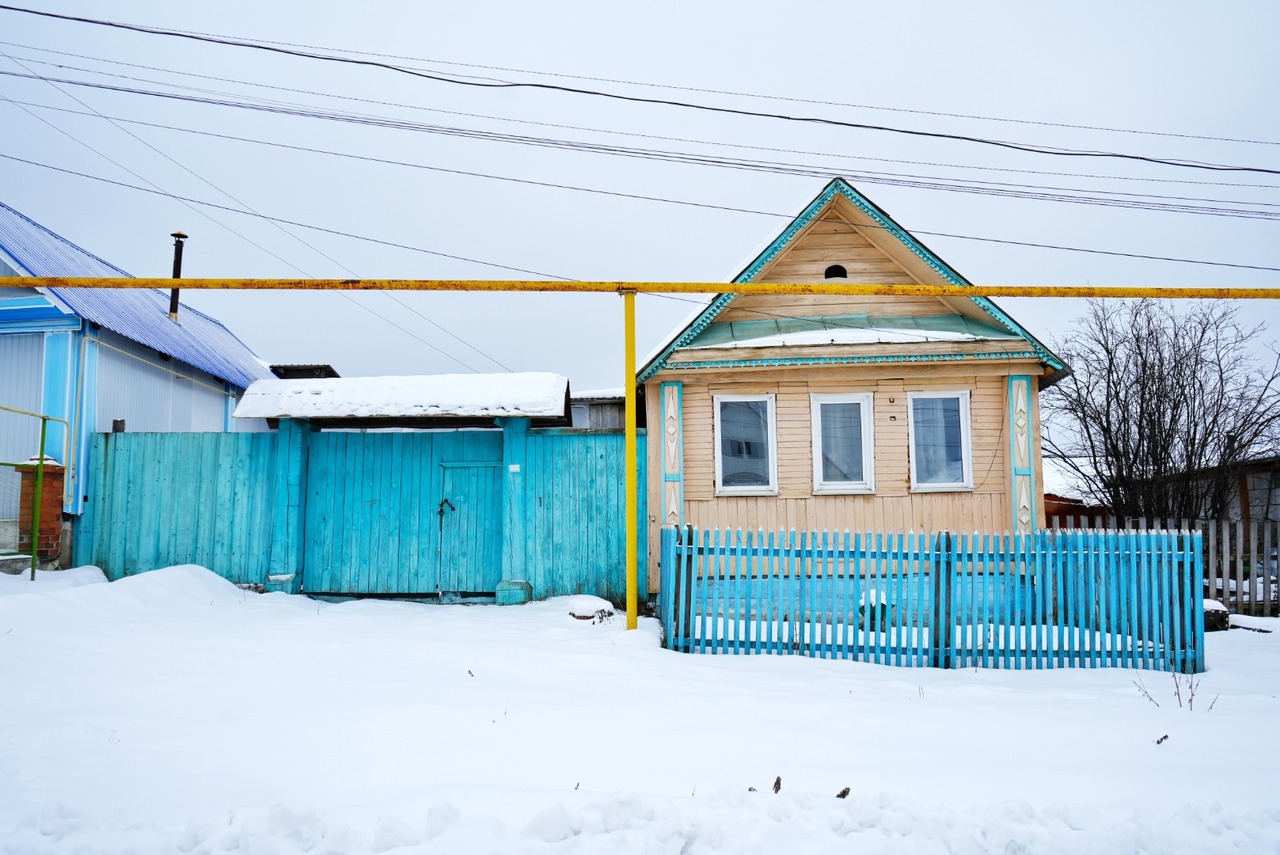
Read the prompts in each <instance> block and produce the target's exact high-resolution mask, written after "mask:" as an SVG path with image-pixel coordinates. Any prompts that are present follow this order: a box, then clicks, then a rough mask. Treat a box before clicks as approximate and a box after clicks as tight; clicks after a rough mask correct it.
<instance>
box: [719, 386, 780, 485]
mask: <svg viewBox="0 0 1280 855" xmlns="http://www.w3.org/2000/svg"><path fill="white" fill-rule="evenodd" d="M711 400H712V404H711V406H712V409H713V410H714V412H715V432H714V435H713V436H712V443H713V445H714V446H715V458H716V495H717V496H776V495H778V406H777V395H775V394H774V393H772V392H767V393H761V394H756V395H713V396H712V398H711ZM734 401H764V402H765V404H766V405H767V411H768V416H767V421H768V425H767V427H768V433H769V483H768V485H767V486H763V487H754V486H752V487H726V486H724V480H723V460H722V459H721V456H720V448H721V444H720V404H721V402H724V403H732V402H734Z"/></svg>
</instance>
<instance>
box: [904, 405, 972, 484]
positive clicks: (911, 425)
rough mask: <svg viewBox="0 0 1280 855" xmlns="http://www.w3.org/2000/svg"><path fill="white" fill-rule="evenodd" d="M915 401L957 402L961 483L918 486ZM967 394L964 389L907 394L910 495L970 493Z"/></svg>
mask: <svg viewBox="0 0 1280 855" xmlns="http://www.w3.org/2000/svg"><path fill="white" fill-rule="evenodd" d="M918 398H956V399H958V400H959V401H960V459H961V476H962V477H961V480H960V481H954V482H949V483H937V484H921V483H920V480H919V478H918V477H917V476H916V460H917V458H918V457H919V455H918V454H917V453H916V408H915V401H916V399H918ZM969 398H970V393H969V390H968V389H956V390H947V391H940V392H908V393H907V445H908V451H909V454H908V456H909V458H910V460H911V492H913V493H960V492H966V491H969V492H972V490H973V437H972V423H971V421H972V420H971V419H970V408H969Z"/></svg>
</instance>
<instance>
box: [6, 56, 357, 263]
mask: <svg viewBox="0 0 1280 855" xmlns="http://www.w3.org/2000/svg"><path fill="white" fill-rule="evenodd" d="M0 56H3V57H4V58H6V59H8V60H9V61H10V62H12V63H13V64H14V65H17V66H18V67H20V68H24V69H26V70H27V71H31V69H30V68H27V66H25V65H23V64H22V63H21V62H20V61H18V60H17V59H14V58H13V57H12V56H10V55H9V54H7V53H5V52H4V51H0ZM32 73H33V74H34V72H32ZM37 76H38V75H37ZM41 79H43V80H44V81H45V82H46V83H48V84H49V85H50V86H52V87H53V88H54V89H56V90H57V91H58V92H60V93H62V94H63V95H65V96H66V97H68V98H70V99H71V100H72V101H75V102H76V103H77V104H79V105H80V106H82V107H84V108H85V109H86V110H88V111H89V112H88V113H84V114H81V115H93V116H96V117H98V118H100V119H103V120H105V121H107V122H110V123H111V124H112V125H114V126H115V127H116V128H117V129H118V130H120V131H122V132H124V133H126V134H128V135H129V136H131V137H133V139H135V140H137V141H138V142H140V143H142V144H143V145H145V146H146V147H147V148H149V149H151V150H152V151H153V152H155V153H156V154H158V155H160V156H161V157H163V158H164V159H165V160H168V161H169V162H170V163H172V164H173V165H175V166H177V167H178V168H180V169H182V170H183V171H185V172H186V173H187V174H188V175H191V176H193V177H194V178H196V179H198V180H199V181H201V182H202V183H204V184H205V185H206V186H208V187H211V188H213V189H214V190H215V191H217V192H218V193H220V194H222V195H223V196H225V197H226V198H228V199H230V200H231V201H233V202H235V203H236V204H237V205H240V206H242V207H244V208H246V209H248V210H253V209H252V207H250V206H249V205H248V204H246V203H245V202H243V201H242V200H240V199H237V198H236V197H234V196H232V195H231V194H230V193H228V192H226V191H225V190H223V189H222V188H221V187H218V186H217V185H215V184H214V183H213V182H211V181H208V180H206V179H205V178H204V177H203V176H201V175H198V174H196V173H195V172H194V171H192V170H190V169H188V168H187V167H186V166H184V165H183V164H181V163H179V162H178V161H176V160H174V159H173V158H172V157H169V155H167V154H165V153H164V152H163V151H161V150H160V149H158V148H156V147H155V146H153V145H152V144H151V143H149V142H147V141H146V140H144V139H143V138H142V137H140V136H138V135H137V134H135V133H134V132H133V131H131V130H129V129H128V128H126V127H124V126H123V123H119V122H117V120H115V119H113V118H112V117H110V116H104V115H103V114H102V113H100V112H98V111H97V110H95V109H94V108H93V107H91V106H90V105H89V104H86V103H85V102H84V101H81V100H80V99H79V98H77V97H76V96H75V95H73V94H71V93H70V92H68V91H66V90H65V89H63V88H62V87H61V86H59V85H58V84H57V83H56V82H55V81H53V80H50V79H48V78H41ZM0 98H4V100H6V101H8V102H9V103H10V104H13V105H14V106H15V107H18V108H19V109H20V110H22V111H23V112H24V113H26V114H27V115H29V116H31V117H32V118H33V119H36V120H37V121H40V122H44V124H46V125H48V126H49V127H51V128H53V129H54V130H55V131H57V132H58V133H60V134H62V135H63V136H65V137H67V138H68V139H70V140H72V141H74V142H76V143H79V144H80V145H82V146H84V147H85V148H87V149H89V150H90V151H92V152H93V153H94V154H97V155H98V156H100V157H102V158H103V159H104V160H107V161H110V162H111V163H114V164H115V165H116V166H118V167H120V168H121V169H123V170H124V171H125V172H128V173H129V174H130V175H132V176H133V177H134V178H137V179H138V180H140V181H146V183H147V184H150V185H151V186H152V187H155V188H156V189H157V190H159V189H161V188H160V185H159V184H156V183H155V182H153V181H149V180H148V179H146V178H144V177H143V176H141V175H139V174H138V173H137V172H134V171H133V170H132V169H129V168H128V167H126V166H124V165H123V164H121V163H119V162H117V161H115V160H112V159H111V158H110V157H107V156H106V155H105V154H103V153H102V152H100V151H98V150H97V149H95V148H93V147H92V146H90V145H89V144H88V143H86V142H83V141H82V140H80V139H78V138H77V137H75V136H73V135H72V134H70V133H68V132H67V131H65V130H63V129H62V128H59V127H58V126H57V125H54V124H53V123H51V122H48V121H46V120H45V119H43V118H41V117H40V116H37V115H36V114H34V113H32V112H31V111H30V110H28V109H27V108H26V107H27V105H25V104H23V103H22V102H19V101H15V100H13V99H12V98H9V97H7V96H5V95H4V94H2V93H0ZM69 112H76V111H69ZM182 204H183V205H184V206H185V207H187V208H189V209H190V210H192V211H194V212H195V213H197V214H199V215H200V216H202V217H204V218H205V219H207V220H209V221H210V222H212V223H213V224H214V225H216V226H220V227H221V228H223V229H226V230H227V231H228V232H230V233H231V234H233V235H235V236H236V237H238V238H240V239H241V240H243V241H245V242H246V243H248V244H250V245H252V246H255V247H257V248H258V249H260V250H262V251H263V252H264V253H266V254H267V255H270V256H271V257H273V258H275V259H276V260H277V261H279V262H281V263H282V264H285V265H286V266H288V267H291V268H292V269H294V270H295V271H297V272H298V273H301V274H302V275H303V276H310V275H311V274H310V273H308V272H307V271H305V270H303V269H302V268H301V267H298V266H297V265H296V264H293V263H292V262H289V261H286V260H285V259H284V258H282V257H280V256H279V255H277V254H276V253H274V252H272V251H271V250H269V249H267V248H266V247H264V246H262V245H261V244H259V243H257V242H255V241H253V240H252V239H250V238H248V237H246V236H245V235H243V234H241V233H240V232H237V231H236V230H235V229H233V228H231V227H230V226H228V225H227V224H225V223H223V222H221V221H220V220H218V219H217V218H216V217H213V216H211V215H210V214H209V213H208V212H207V211H202V210H200V209H199V208H197V207H195V206H193V205H191V204H190V203H188V202H182ZM273 225H275V226H276V228H279V229H280V230H281V231H285V230H284V228H283V227H282V226H280V225H279V224H273ZM285 234H289V232H287V231H285ZM290 237H294V236H293V235H290ZM295 239H296V238H295ZM311 248H312V249H314V247H311ZM317 252H318V250H317ZM323 254H324V253H321V255H323ZM325 257H326V258H328V256H325ZM329 260H330V261H333V259H332V258H330V259H329ZM334 263H335V264H337V262H334ZM338 266H339V267H342V265H340V264H339V265H338ZM343 269H344V270H346V268H345V267H344V268H343ZM347 272H348V273H351V271H350V270H348V271H347ZM351 275H353V276H354V275H355V274H354V273H352V274H351Z"/></svg>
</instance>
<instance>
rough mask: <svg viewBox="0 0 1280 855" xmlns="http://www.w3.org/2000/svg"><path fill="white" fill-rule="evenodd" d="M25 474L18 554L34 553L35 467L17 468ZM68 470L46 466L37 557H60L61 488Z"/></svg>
mask: <svg viewBox="0 0 1280 855" xmlns="http://www.w3.org/2000/svg"><path fill="white" fill-rule="evenodd" d="M14 468H15V469H17V470H18V472H20V473H21V474H22V497H21V499H20V500H19V505H18V551H19V552H26V553H30V552H31V521H32V520H31V499H32V497H33V496H35V492H36V465H35V464H34V463H26V464H23V465H22V466H17V467H14ZM66 474H67V470H66V468H65V467H63V466H59V465H58V464H57V463H49V462H48V460H47V458H46V462H45V464H44V482H43V483H42V484H41V491H40V492H41V497H40V536H39V542H38V550H39V551H38V553H37V554H38V555H39V557H40V558H42V559H46V560H47V559H51V558H57V557H58V553H59V551H60V550H61V543H62V489H63V481H64V479H65V477H66Z"/></svg>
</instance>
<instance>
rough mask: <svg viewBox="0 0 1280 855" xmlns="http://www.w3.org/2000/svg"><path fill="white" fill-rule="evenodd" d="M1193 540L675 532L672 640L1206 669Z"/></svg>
mask: <svg viewBox="0 0 1280 855" xmlns="http://www.w3.org/2000/svg"><path fill="white" fill-rule="evenodd" d="M1201 549H1202V543H1201V536H1200V534H1199V533H1187V532H1120V531H1069V532H1063V531H1041V532H1037V533H1035V534H1020V535H1008V534H1005V535H990V534H951V533H933V534H850V533H849V532H841V533H833V532H802V533H798V534H797V533H796V532H794V531H792V532H768V533H765V532H746V533H745V534H744V533H743V532H741V531H724V530H697V529H693V528H684V529H679V530H677V529H672V528H666V529H663V531H662V536H661V555H660V566H661V586H660V591H661V593H660V594H659V602H658V607H659V613H660V617H661V619H662V623H663V628H664V644H665V645H666V646H667V647H668V648H670V649H673V650H680V651H685V652H695V653H777V654H801V655H807V656H816V657H821V658H837V659H855V660H859V661H864V662H875V663H881V664H887V665H914V666H934V667H943V668H964V667H986V668H1016V669H1024V668H1054V667H1066V666H1070V667H1100V666H1120V667H1133V668H1148V669H1155V670H1172V671H1179V672H1183V673H1193V672H1199V671H1203V670H1204V613H1203V608H1202V605H1201V591H1202V586H1203V572H1204V571H1203V559H1202V551H1201Z"/></svg>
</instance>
